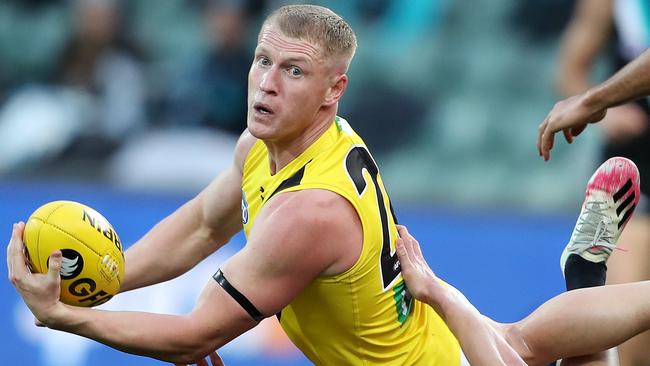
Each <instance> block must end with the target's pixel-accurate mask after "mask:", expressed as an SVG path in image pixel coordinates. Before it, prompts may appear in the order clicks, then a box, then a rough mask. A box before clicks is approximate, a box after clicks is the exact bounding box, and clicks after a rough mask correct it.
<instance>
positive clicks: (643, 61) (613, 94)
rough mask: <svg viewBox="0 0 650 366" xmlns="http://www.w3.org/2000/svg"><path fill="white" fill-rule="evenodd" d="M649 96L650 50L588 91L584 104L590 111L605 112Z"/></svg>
mask: <svg viewBox="0 0 650 366" xmlns="http://www.w3.org/2000/svg"><path fill="white" fill-rule="evenodd" d="M647 95H650V50H646V51H645V52H643V53H642V54H641V55H640V56H639V57H637V58H636V59H634V60H633V61H632V62H630V63H629V64H627V65H625V67H623V68H622V69H621V70H619V71H618V72H617V73H616V74H614V76H612V77H611V78H609V79H607V80H605V81H604V82H603V83H601V84H599V85H596V86H595V87H593V88H591V89H590V90H589V91H587V93H585V95H584V102H583V103H584V104H585V105H586V106H588V107H589V108H590V109H593V110H604V109H606V108H610V107H614V106H617V105H620V104H623V103H626V102H629V101H632V100H634V99H637V98H640V97H643V96H647Z"/></svg>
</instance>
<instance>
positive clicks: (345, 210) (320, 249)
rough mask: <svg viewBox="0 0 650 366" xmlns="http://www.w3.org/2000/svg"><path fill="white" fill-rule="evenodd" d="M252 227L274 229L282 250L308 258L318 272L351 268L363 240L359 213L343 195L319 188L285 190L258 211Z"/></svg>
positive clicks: (255, 229) (334, 272) (327, 273)
mask: <svg viewBox="0 0 650 366" xmlns="http://www.w3.org/2000/svg"><path fill="white" fill-rule="evenodd" d="M257 220H258V221H257V222H256V224H255V226H259V227H254V228H253V230H252V231H251V239H253V238H254V236H255V232H256V231H258V230H259V231H262V232H265V233H270V232H272V233H274V236H277V237H278V238H282V239H281V241H279V242H277V245H278V247H277V248H275V249H277V250H280V251H281V252H282V253H284V254H287V255H295V256H296V258H295V259H296V260H299V261H300V260H305V259H308V258H311V260H313V262H314V263H313V264H314V265H316V266H320V269H321V270H320V271H319V272H318V274H325V275H331V274H337V273H341V272H343V271H345V270H347V269H348V268H350V267H351V266H352V265H353V264H354V263H355V262H356V260H357V258H358V257H359V255H360V253H361V245H362V244H361V243H362V240H363V234H362V228H361V222H360V220H359V216H358V214H357V212H356V210H355V209H354V207H353V206H352V205H351V204H350V202H349V201H348V200H347V199H345V198H343V197H342V196H340V195H338V194H336V193H334V192H331V191H328V190H322V189H306V190H300V191H292V192H284V193H281V194H279V195H277V196H276V197H274V198H273V199H271V200H270V201H269V202H268V203H267V204H266V206H265V207H264V209H263V210H262V211H261V212H260V215H259V216H258V218H257Z"/></svg>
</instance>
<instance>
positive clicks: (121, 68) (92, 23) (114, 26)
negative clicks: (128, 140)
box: [59, 0, 146, 144]
mask: <svg viewBox="0 0 650 366" xmlns="http://www.w3.org/2000/svg"><path fill="white" fill-rule="evenodd" d="M75 5H76V9H75V10H74V11H75V17H74V34H73V36H72V38H71V39H70V41H69V42H68V44H67V46H66V47H65V49H64V51H63V54H62V57H61V59H60V63H59V75H60V76H61V80H60V81H61V85H63V86H64V87H66V88H69V89H72V90H74V91H75V92H77V93H79V95H80V97H82V98H87V100H88V101H89V102H90V103H92V109H93V110H94V111H93V113H92V114H91V115H87V116H86V118H85V121H84V124H85V125H84V126H83V131H82V137H84V138H86V137H89V138H91V140H95V141H93V143H96V142H97V141H103V142H105V143H109V144H117V143H118V142H119V141H120V140H121V139H122V138H124V137H125V136H126V135H127V134H129V133H131V132H133V131H135V130H137V129H139V128H142V127H143V126H144V124H145V104H146V86H145V80H144V76H143V70H142V67H141V65H140V59H141V55H140V53H139V50H138V49H137V48H136V47H135V46H134V45H133V44H132V43H131V42H130V40H129V39H128V38H127V37H126V32H125V24H124V23H123V22H122V14H121V12H120V9H121V8H120V3H119V2H118V0H77V1H76V2H75ZM86 141H88V140H87V139H86Z"/></svg>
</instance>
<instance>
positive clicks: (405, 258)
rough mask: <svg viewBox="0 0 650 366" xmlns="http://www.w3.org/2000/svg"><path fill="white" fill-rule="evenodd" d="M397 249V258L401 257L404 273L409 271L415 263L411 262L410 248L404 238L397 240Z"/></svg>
mask: <svg viewBox="0 0 650 366" xmlns="http://www.w3.org/2000/svg"><path fill="white" fill-rule="evenodd" d="M395 249H397V251H396V252H397V259H399V262H400V264H401V267H402V273H408V272H409V271H410V270H411V268H413V263H412V262H411V259H410V258H409V253H408V250H407V249H406V246H405V245H404V239H402V238H398V239H397V240H396V241H395Z"/></svg>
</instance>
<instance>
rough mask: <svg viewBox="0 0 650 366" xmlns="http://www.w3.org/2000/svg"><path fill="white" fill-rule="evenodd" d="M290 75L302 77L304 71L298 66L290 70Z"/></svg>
mask: <svg viewBox="0 0 650 366" xmlns="http://www.w3.org/2000/svg"><path fill="white" fill-rule="evenodd" d="M289 73H290V74H291V76H301V75H302V70H300V68H298V67H296V66H292V67H290V68H289Z"/></svg>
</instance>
